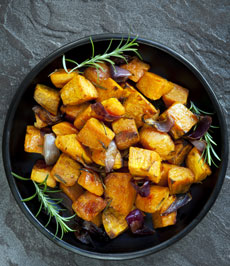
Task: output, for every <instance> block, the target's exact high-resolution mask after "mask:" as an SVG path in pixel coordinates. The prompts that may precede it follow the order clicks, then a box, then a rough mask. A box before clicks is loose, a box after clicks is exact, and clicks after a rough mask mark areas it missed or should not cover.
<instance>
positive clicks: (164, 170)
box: [157, 163, 176, 187]
mask: <svg viewBox="0 0 230 266" xmlns="http://www.w3.org/2000/svg"><path fill="white" fill-rule="evenodd" d="M175 166H176V165H174V164H169V163H162V164H161V177H160V181H159V182H158V183H157V185H159V186H162V187H167V186H168V172H169V170H170V169H171V168H173V167H175Z"/></svg>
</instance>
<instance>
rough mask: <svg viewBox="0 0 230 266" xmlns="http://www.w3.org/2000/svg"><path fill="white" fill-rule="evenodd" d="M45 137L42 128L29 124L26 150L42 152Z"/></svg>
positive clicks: (25, 143) (25, 144)
mask: <svg viewBox="0 0 230 266" xmlns="http://www.w3.org/2000/svg"><path fill="white" fill-rule="evenodd" d="M43 143H44V137H43V135H42V134H41V132H40V130H39V129H37V128H36V127H34V126H27V128H26V136H25V142H24V150H25V151H26V152H34V153H42V152H43Z"/></svg>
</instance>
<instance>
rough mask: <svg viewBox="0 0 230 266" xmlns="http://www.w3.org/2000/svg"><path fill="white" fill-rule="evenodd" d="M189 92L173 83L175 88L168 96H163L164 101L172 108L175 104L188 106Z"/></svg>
mask: <svg viewBox="0 0 230 266" xmlns="http://www.w3.org/2000/svg"><path fill="white" fill-rule="evenodd" d="M188 93H189V91H188V90H187V89H185V88H183V87H181V86H179V85H177V84H175V83H173V88H172V89H171V90H170V91H169V92H168V93H166V94H164V95H163V96H162V99H163V101H164V103H165V105H166V107H169V106H171V105H172V104H174V103H182V104H185V105H186V104H187V99H188Z"/></svg>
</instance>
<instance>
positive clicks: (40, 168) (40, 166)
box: [30, 160, 56, 188]
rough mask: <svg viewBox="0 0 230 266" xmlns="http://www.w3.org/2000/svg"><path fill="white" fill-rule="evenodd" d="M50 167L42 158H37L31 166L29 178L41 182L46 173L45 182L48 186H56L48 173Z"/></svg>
mask: <svg viewBox="0 0 230 266" xmlns="http://www.w3.org/2000/svg"><path fill="white" fill-rule="evenodd" d="M51 169H52V166H47V165H46V163H45V161H44V160H37V162H36V163H35V165H34V166H33V169H32V172H31V176H30V178H31V180H33V181H35V182H37V183H42V182H43V181H44V180H45V179H46V177H47V175H48V178H47V180H46V184H47V186H48V187H52V188H54V187H56V180H55V179H54V178H53V177H52V176H51V175H50V172H51Z"/></svg>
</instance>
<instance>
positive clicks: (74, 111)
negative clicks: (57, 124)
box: [60, 103, 89, 122]
mask: <svg viewBox="0 0 230 266" xmlns="http://www.w3.org/2000/svg"><path fill="white" fill-rule="evenodd" d="M88 106H89V103H82V104H78V105H62V106H61V108H60V110H61V112H62V113H64V114H65V118H66V119H67V120H69V121H71V122H73V121H74V120H75V118H76V117H77V116H78V115H79V114H80V113H82V112H83V111H84V110H85V109H86V108H87V107H88Z"/></svg>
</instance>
